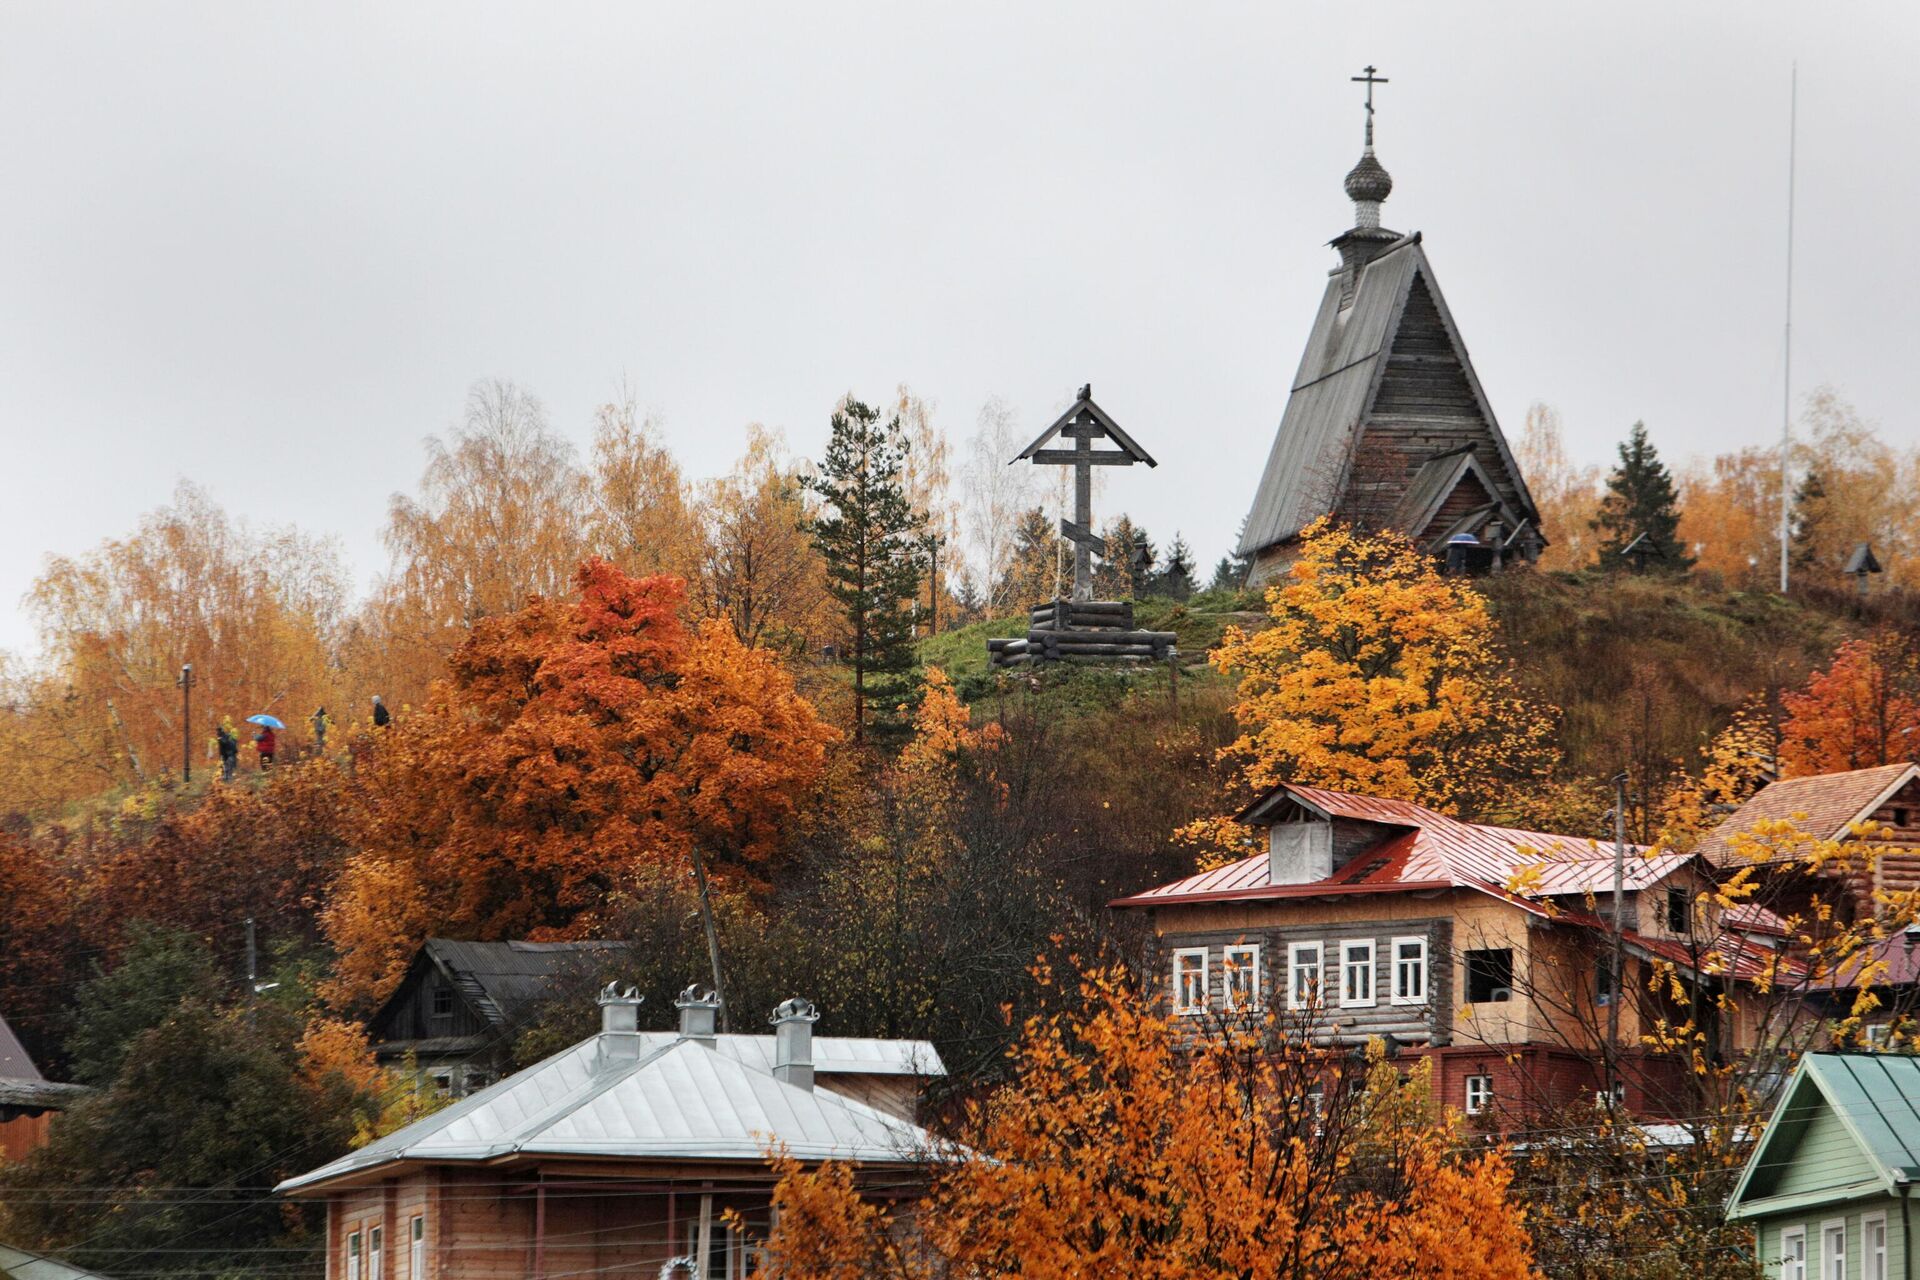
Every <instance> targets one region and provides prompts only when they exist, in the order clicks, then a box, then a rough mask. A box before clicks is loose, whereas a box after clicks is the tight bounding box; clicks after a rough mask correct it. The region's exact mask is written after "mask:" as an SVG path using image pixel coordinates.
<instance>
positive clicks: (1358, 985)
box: [1340, 938, 1373, 1009]
mask: <svg viewBox="0 0 1920 1280" xmlns="http://www.w3.org/2000/svg"><path fill="white" fill-rule="evenodd" d="M1372 1003H1373V939H1372V938H1368V939H1366V940H1364V941H1349V942H1342V943H1341V944H1340V1004H1341V1007H1342V1008H1347V1009H1352V1008H1356V1007H1364V1006H1366V1005H1370V1004H1372Z"/></svg>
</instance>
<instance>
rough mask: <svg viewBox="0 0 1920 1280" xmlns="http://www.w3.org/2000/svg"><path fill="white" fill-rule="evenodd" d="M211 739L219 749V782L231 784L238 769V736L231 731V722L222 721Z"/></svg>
mask: <svg viewBox="0 0 1920 1280" xmlns="http://www.w3.org/2000/svg"><path fill="white" fill-rule="evenodd" d="M213 737H214V744H215V745H216V746H218V747H219V748H220V781H222V782H232V781H233V775H234V772H235V771H236V770H237V769H239V767H240V735H239V734H237V733H235V732H234V731H233V722H232V721H231V720H222V721H221V722H220V727H219V728H218V729H216V730H215V731H214V735H213Z"/></svg>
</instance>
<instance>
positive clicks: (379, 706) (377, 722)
mask: <svg viewBox="0 0 1920 1280" xmlns="http://www.w3.org/2000/svg"><path fill="white" fill-rule="evenodd" d="M392 722H393V715H392V713H391V712H389V711H388V710H387V704H386V703H384V702H382V701H380V695H379V694H377V693H376V694H374V695H373V727H374V728H376V729H384V728H386V727H387V726H388V725H389V724H391V723H392Z"/></svg>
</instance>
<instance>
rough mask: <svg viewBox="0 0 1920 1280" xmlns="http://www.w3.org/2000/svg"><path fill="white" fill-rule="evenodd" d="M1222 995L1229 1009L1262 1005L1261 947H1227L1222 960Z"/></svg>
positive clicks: (1253, 1007)
mask: <svg viewBox="0 0 1920 1280" xmlns="http://www.w3.org/2000/svg"><path fill="white" fill-rule="evenodd" d="M1220 995H1221V998H1222V1000H1223V1001H1224V1002H1225V1004H1226V1007H1227V1008H1229V1009H1235V1010H1244V1009H1258V1008H1259V1007H1260V948H1259V947H1257V946H1253V945H1245V946H1237V947H1228V948H1227V949H1226V951H1225V953H1224V954H1223V958H1222V960H1221V970H1220Z"/></svg>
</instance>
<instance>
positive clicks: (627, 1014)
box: [599, 982, 646, 1062]
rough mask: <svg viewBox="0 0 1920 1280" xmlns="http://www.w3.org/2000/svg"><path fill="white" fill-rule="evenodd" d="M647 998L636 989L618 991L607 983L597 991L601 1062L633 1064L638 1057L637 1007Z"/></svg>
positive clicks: (638, 1013) (614, 986)
mask: <svg viewBox="0 0 1920 1280" xmlns="http://www.w3.org/2000/svg"><path fill="white" fill-rule="evenodd" d="M645 999H646V997H645V996H643V995H641V994H640V989H639V988H638V987H628V988H627V989H626V990H625V991H622V990H621V989H620V984H619V983H617V982H609V983H608V984H607V985H606V987H605V988H604V989H603V990H602V991H601V992H600V1058H599V1060H600V1061H601V1062H635V1061H638V1060H639V1057H640V1005H641V1002H642V1001H644V1000H645Z"/></svg>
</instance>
